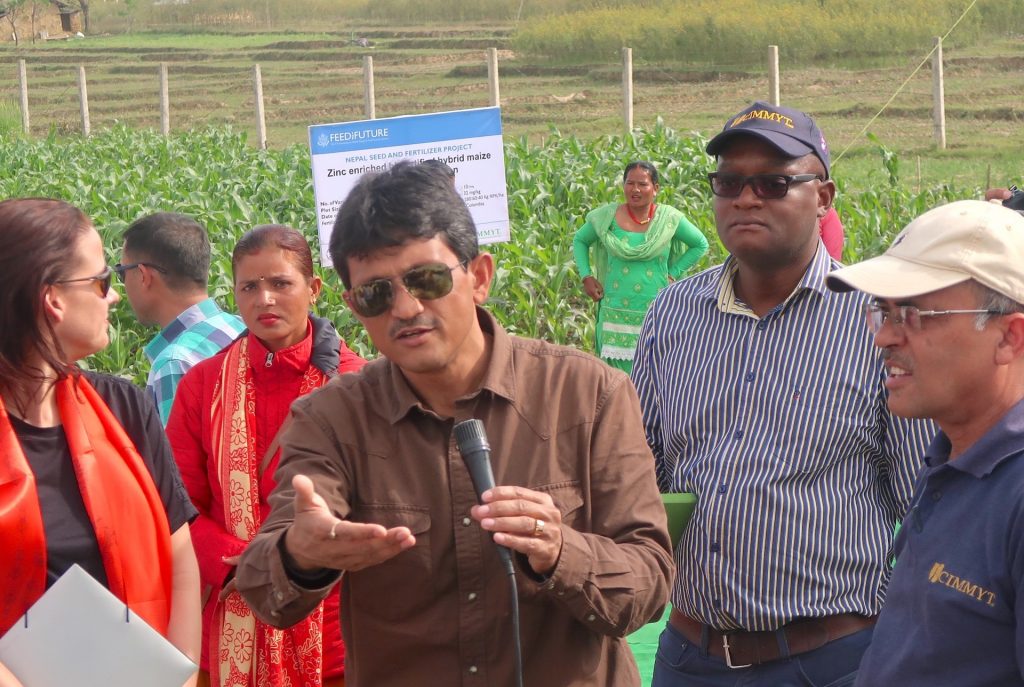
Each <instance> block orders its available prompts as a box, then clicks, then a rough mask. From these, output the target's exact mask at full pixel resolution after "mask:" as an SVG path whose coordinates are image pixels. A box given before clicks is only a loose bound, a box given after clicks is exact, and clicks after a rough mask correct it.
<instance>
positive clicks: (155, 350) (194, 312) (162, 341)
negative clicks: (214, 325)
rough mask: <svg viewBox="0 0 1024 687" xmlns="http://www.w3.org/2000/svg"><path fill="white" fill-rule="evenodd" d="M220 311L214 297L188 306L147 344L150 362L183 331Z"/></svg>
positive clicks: (146, 351)
mask: <svg viewBox="0 0 1024 687" xmlns="http://www.w3.org/2000/svg"><path fill="white" fill-rule="evenodd" d="M219 312H221V309H220V307H219V306H218V305H217V302H216V301H215V300H213V299H212V298H206V299H204V300H201V301H199V302H198V303H196V304H195V305H193V306H190V307H188V308H186V309H185V310H184V312H182V313H181V314H180V315H178V316H177V317H175V318H174V320H173V321H172V322H171V323H170V324H169V325H167V326H166V327H164V328H163V329H161V330H160V333H159V334H157V335H156V336H154V337H153V338H152V340H150V342H149V343H148V344H146V348H145V349H143V350H144V351H145V353H146V357H147V358H149V362H153V361H154V360H156V357H157V356H158V355H160V354H161V353H162V352H163V350H164V349H165V348H167V347H168V346H170V345H171V344H172V343H174V340H175V339H177V338H178V336H180V335H181V333H182V332H184V331H185V330H187V329H189V328H190V327H192V326H193V325H196V324H198V323H200V322H202V321H203V320H208V319H209V318H211V317H213V316H214V315H216V314H218V313H219Z"/></svg>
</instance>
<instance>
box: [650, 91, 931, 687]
mask: <svg viewBox="0 0 1024 687" xmlns="http://www.w3.org/2000/svg"><path fill="white" fill-rule="evenodd" d="M707 151H708V153H709V154H711V155H713V156H715V157H716V158H717V169H716V171H715V172H713V173H712V174H711V175H710V184H711V190H712V193H713V194H714V210H715V220H716V224H717V228H718V235H719V237H720V238H721V240H722V244H723V245H724V246H725V248H726V249H727V250H728V251H729V253H730V255H729V257H728V259H727V260H726V261H725V263H723V264H722V265H719V266H717V267H713V268H711V269H709V270H707V271H705V272H703V273H701V274H698V275H696V276H694V277H691V278H689V279H686V280H684V281H681V282H677V283H675V284H672V285H670V286H669V287H668V288H666V289H665V290H664V291H662V292H661V294H660V295H659V296H658V298H657V299H656V300H655V301H654V304H653V305H652V307H651V309H650V311H649V312H648V314H647V318H646V320H645V322H644V326H643V331H642V333H641V336H640V341H639V346H638V348H637V357H636V363H635V365H634V368H633V381H634V383H635V384H636V387H637V390H638V392H639V395H640V401H641V405H642V407H643V411H644V423H645V428H646V431H647V440H648V443H649V444H650V445H651V448H652V450H653V453H654V455H655V459H656V467H657V472H658V479H659V486H660V487H661V490H662V491H674V492H677V491H690V492H696V494H697V508H696V509H695V512H694V515H693V517H692V519H691V521H690V523H689V524H688V526H687V527H686V529H685V530H684V533H683V535H682V538H681V539H680V541H679V542H677V543H676V544H677V546H676V550H675V555H676V565H677V570H678V572H677V576H676V580H675V584H674V588H673V592H672V605H673V610H672V613H671V616H670V622H669V624H668V626H667V627H666V629H665V631H664V633H663V634H662V637H661V641H660V645H659V648H658V660H657V662H656V665H655V672H654V687H682V686H683V685H702V686H706V685H712V686H714V685H730V686H731V685H738V684H742V685H747V686H750V687H780V686H785V685H794V686H796V685H830V686H833V687H838V686H840V685H850V684H852V682H853V680H854V679H855V677H856V672H857V666H858V664H859V663H860V659H861V656H862V655H863V652H864V650H865V648H866V647H867V645H868V643H869V642H870V640H871V633H872V627H873V624H874V621H875V617H876V616H877V614H878V612H879V610H880V609H881V607H882V601H883V598H884V587H885V582H886V577H887V570H888V568H887V565H886V561H887V557H888V554H889V549H890V543H891V539H892V532H893V527H894V526H895V524H896V522H897V520H899V519H900V518H902V516H903V514H904V512H905V510H906V507H907V504H908V502H909V499H910V493H911V485H912V482H913V477H914V475H915V473H916V472H917V469H918V467H919V460H920V456H921V455H922V453H923V450H924V447H925V445H926V441H927V439H928V438H929V437H930V435H931V433H932V428H931V426H930V424H929V423H928V422H927V421H923V420H903V419H900V418H896V417H894V416H893V415H891V414H890V413H889V411H888V409H887V407H886V403H885V390H884V388H883V386H882V374H883V370H882V363H881V360H880V356H879V354H878V352H877V351H876V350H875V349H874V347H873V346H872V341H871V336H870V334H869V333H868V332H867V331H865V328H864V326H863V324H861V320H860V313H861V312H862V311H863V308H864V306H865V304H866V303H867V302H868V299H867V298H866V297H865V296H863V295H861V294H856V293H847V294H838V293H833V292H831V291H829V290H828V288H826V286H825V277H826V275H827V274H828V273H829V272H830V271H831V270H833V269H835V268H836V267H839V263H837V262H835V261H834V260H832V259H831V258H830V257H829V255H828V254H827V252H826V250H825V248H824V246H823V245H822V243H821V240H820V238H819V236H818V220H819V218H820V217H822V216H823V215H824V214H825V213H826V212H827V211H828V209H829V207H830V206H831V204H832V198H833V196H834V194H835V185H834V184H833V182H832V181H831V180H830V179H829V163H830V160H829V153H828V146H827V144H826V143H825V137H824V136H823V135H822V133H821V130H820V129H819V128H818V126H817V125H816V124H815V123H814V121H813V120H812V119H811V118H810V117H808V116H807V115H806V114H804V113H802V112H798V111H796V110H792V109H789V108H785V107H776V106H773V105H769V104H767V103H754V104H753V105H751V106H750V107H748V108H746V109H745V110H743V111H742V112H740V113H738V114H737V115H735V116H733V117H731V118H730V119H729V120H728V121H727V122H726V125H725V127H724V128H723V130H722V132H721V133H719V134H718V135H717V136H715V137H714V138H713V139H712V140H711V141H710V143H709V144H708V146H707Z"/></svg>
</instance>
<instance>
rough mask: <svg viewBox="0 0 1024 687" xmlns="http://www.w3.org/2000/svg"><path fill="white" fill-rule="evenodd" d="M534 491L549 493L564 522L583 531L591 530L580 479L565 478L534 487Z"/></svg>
mask: <svg viewBox="0 0 1024 687" xmlns="http://www.w3.org/2000/svg"><path fill="white" fill-rule="evenodd" d="M533 490H534V491H539V492H541V493H543V494H547V495H548V496H550V497H551V500H552V501H554V503H555V507H556V508H557V509H558V512H559V514H560V515H561V516H562V524H563V525H565V526H566V527H571V528H573V529H574V530H579V531H581V532H586V531H589V523H588V522H587V520H588V518H587V515H586V509H584V508H583V492H582V491H581V490H580V483H579V480H565V481H562V482H555V483H553V484H544V485H541V486H537V487H533Z"/></svg>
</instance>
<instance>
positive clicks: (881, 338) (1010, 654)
mask: <svg viewBox="0 0 1024 687" xmlns="http://www.w3.org/2000/svg"><path fill="white" fill-rule="evenodd" d="M828 285H829V287H830V288H832V289H833V290H836V291H849V290H851V289H857V290H858V291H861V292H863V293H864V294H866V295H867V296H868V297H869V298H870V299H871V301H870V303H869V305H868V306H867V308H866V313H865V314H866V315H867V317H866V322H867V325H868V327H867V328H868V330H869V331H870V332H871V334H873V335H874V339H875V345H876V346H877V347H878V348H880V349H881V350H882V351H883V352H884V358H885V361H886V368H887V370H888V376H887V380H886V387H887V388H888V391H889V394H888V396H889V398H888V402H889V409H890V410H891V411H892V412H893V413H895V414H897V415H900V416H903V417H914V418H931V419H933V420H935V422H936V423H937V424H938V426H939V428H940V429H941V430H942V431H941V432H939V434H938V436H937V437H936V438H935V439H934V441H932V443H931V446H929V447H928V450H927V452H926V453H925V468H924V469H923V470H922V471H921V473H920V474H919V475H918V477H917V483H916V484H915V487H914V498H913V501H912V507H911V509H910V512H909V514H908V515H907V518H906V522H905V523H904V525H903V527H901V528H900V532H899V535H898V536H897V538H896V547H895V560H896V566H895V569H894V570H893V572H892V580H891V581H890V582H889V590H888V592H887V593H886V597H885V606H884V607H883V608H882V614H881V616H880V617H879V619H878V625H877V627H876V628H875V636H874V640H873V641H872V643H871V646H870V647H869V648H868V651H867V653H866V654H865V656H864V661H863V663H861V667H860V675H859V676H858V678H857V684H858V685H864V687H875V686H876V685H900V686H901V687H931V685H956V687H987V686H989V685H999V686H1000V687H1015V686H1016V687H1022V686H1024V546H1022V544H1024V217H1021V216H1020V214H1018V213H1016V212H1014V211H1012V210H1011V209H1009V208H1004V207H1000V206H999V205H997V204H993V203H985V202H983V201H979V200H962V201H958V202H955V203H949V204H947V205H943V206H941V207H939V208H936V209H934V210H930V211H928V212H926V213H924V214H923V215H921V216H920V217H918V218H917V219H915V220H914V221H913V222H911V223H910V224H909V225H907V227H906V228H905V229H904V230H903V231H902V232H901V233H900V234H899V236H897V237H896V239H895V240H894V241H893V244H892V246H890V247H889V250H887V251H886V252H885V254H884V255H881V256H879V257H877V258H872V259H871V260H867V261H865V262H862V263H858V264H856V265H852V266H850V267H847V268H845V269H841V270H839V271H836V272H833V273H832V274H830V275H829V277H828Z"/></svg>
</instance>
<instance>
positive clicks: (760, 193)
mask: <svg viewBox="0 0 1024 687" xmlns="http://www.w3.org/2000/svg"><path fill="white" fill-rule="evenodd" d="M815 179H819V180H820V179H821V176H820V175H818V174H752V175H751V176H748V177H745V176H741V175H739V174H723V173H722V172H711V174H708V181H710V182H711V192H712V193H714V194H715V195H716V196H719V197H721V198H739V196H740V194H741V193H743V187H744V186H746V185H747V184H750V188H751V190H753V191H754V195H755V196H757V197H758V198H761V199H762V200H778V199H779V198H785V197H786V194H787V193H789V187H790V186H792V185H793V184H800V183H803V182H805V181H814V180H815Z"/></svg>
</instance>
